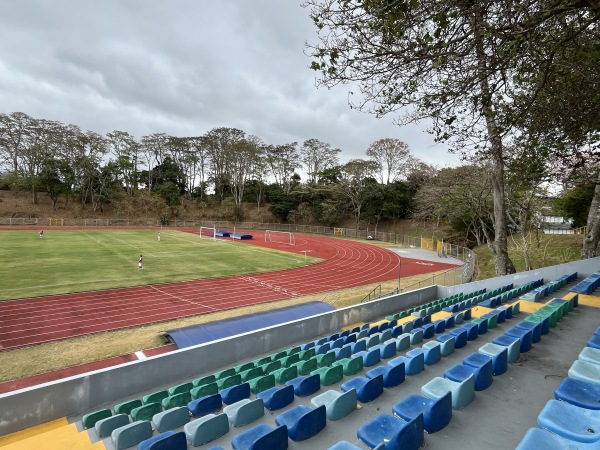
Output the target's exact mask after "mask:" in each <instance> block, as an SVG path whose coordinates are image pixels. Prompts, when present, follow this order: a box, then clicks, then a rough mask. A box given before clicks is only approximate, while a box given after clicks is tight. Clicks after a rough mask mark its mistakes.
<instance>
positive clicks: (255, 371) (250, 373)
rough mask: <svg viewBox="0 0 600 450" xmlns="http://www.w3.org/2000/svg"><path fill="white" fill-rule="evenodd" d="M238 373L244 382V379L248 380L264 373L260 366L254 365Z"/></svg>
mask: <svg viewBox="0 0 600 450" xmlns="http://www.w3.org/2000/svg"><path fill="white" fill-rule="evenodd" d="M240 375H241V376H242V381H243V382H244V383H245V382H246V381H250V380H252V379H254V378H258V377H262V376H263V375H264V373H263V370H262V367H254V368H252V369H248V370H246V371H244V372H241V373H240Z"/></svg>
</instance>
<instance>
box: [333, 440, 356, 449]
mask: <svg viewBox="0 0 600 450" xmlns="http://www.w3.org/2000/svg"><path fill="white" fill-rule="evenodd" d="M327 450H362V448H361V447H357V446H356V445H354V444H351V443H350V442H348V441H340V442H336V443H335V444H334V445H332V446H331V447H329V448H328V449H327Z"/></svg>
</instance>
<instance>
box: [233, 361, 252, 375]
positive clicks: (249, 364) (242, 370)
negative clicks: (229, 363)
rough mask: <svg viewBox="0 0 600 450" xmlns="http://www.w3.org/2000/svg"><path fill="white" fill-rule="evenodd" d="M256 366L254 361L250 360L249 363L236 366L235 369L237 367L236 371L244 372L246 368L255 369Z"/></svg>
mask: <svg viewBox="0 0 600 450" xmlns="http://www.w3.org/2000/svg"><path fill="white" fill-rule="evenodd" d="M254 367H256V366H255V365H254V362H249V363H245V364H240V365H239V366H235V367H234V369H235V371H236V373H242V372H245V371H246V370H250V369H254Z"/></svg>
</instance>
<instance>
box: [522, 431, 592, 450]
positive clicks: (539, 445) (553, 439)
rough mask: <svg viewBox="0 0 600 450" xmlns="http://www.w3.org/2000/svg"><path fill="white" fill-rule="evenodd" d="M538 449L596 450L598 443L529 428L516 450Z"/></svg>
mask: <svg viewBox="0 0 600 450" xmlns="http://www.w3.org/2000/svg"><path fill="white" fill-rule="evenodd" d="M540 449H573V450H575V449H577V450H597V449H598V445H597V444H596V443H595V442H594V443H592V444H585V443H582V442H575V441H572V440H570V439H565V438H563V437H561V436H559V435H557V434H554V433H551V432H550V431H547V430H542V429H540V428H530V429H529V430H528V431H527V433H526V434H525V437H524V438H523V439H522V440H521V442H520V443H519V445H518V446H517V447H516V450H540Z"/></svg>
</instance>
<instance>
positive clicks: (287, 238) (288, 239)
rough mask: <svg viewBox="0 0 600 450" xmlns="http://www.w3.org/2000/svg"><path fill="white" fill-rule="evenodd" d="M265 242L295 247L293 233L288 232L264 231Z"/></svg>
mask: <svg viewBox="0 0 600 450" xmlns="http://www.w3.org/2000/svg"><path fill="white" fill-rule="evenodd" d="M265 242H275V243H277V244H286V245H296V240H295V239H294V233H292V232H290V231H273V230H266V231H265Z"/></svg>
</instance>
